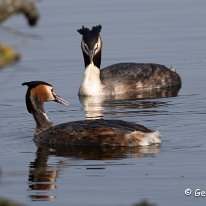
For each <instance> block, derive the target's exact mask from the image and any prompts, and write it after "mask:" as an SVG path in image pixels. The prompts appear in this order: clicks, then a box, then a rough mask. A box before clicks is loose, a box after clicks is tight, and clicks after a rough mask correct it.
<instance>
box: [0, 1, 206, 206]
mask: <svg viewBox="0 0 206 206" xmlns="http://www.w3.org/2000/svg"><path fill="white" fill-rule="evenodd" d="M37 6H38V8H39V10H40V13H41V19H40V22H39V25H38V26H37V27H36V28H33V29H31V28H29V27H27V24H26V21H25V19H24V18H23V17H22V16H15V17H12V18H11V19H10V20H9V21H7V22H6V23H5V25H6V26H10V27H12V28H13V29H18V30H20V31H22V32H27V33H29V34H35V35H36V36H37V37H38V38H36V39H34V38H29V37H28V38H26V37H22V36H15V35H12V34H9V33H6V32H4V31H2V30H0V41H1V42H6V43H10V44H12V45H14V46H15V47H16V49H17V50H18V51H19V52H21V53H22V60H21V61H20V62H19V63H18V64H16V65H12V66H10V67H7V68H6V69H3V70H1V71H0V94H1V97H0V168H1V176H0V196H1V197H6V198H10V199H13V200H16V201H19V202H22V203H24V204H26V205H62V206H63V205H68V204H70V205H73V206H75V205H76V206H80V205H88V206H92V205H94V206H96V205H102V206H103V205H104V206H105V205H108V206H110V205H112V206H114V205H122V206H123V205H124V206H125V205H132V204H134V203H137V202H139V201H141V200H142V199H147V200H148V201H150V202H152V203H156V204H157V205H160V206H163V205H191V206H193V205H204V203H205V197H201V198H200V197H194V191H195V190H196V189H198V188H199V189H201V190H203V191H206V184H205V181H204V180H205V177H206V175H205V170H206V167H205V155H206V139H205V130H206V129H205V128H206V124H205V116H206V107H205V105H206V104H205V103H206V94H205V88H206V87H205V76H206V72H205V65H206V56H205V54H206V36H205V34H206V27H205V19H206V12H205V8H206V2H205V1H204V0H187V1H186V0H185V1H184V0H182V1H177V0H174V1H163V0H157V1H152V0H147V1H133V0H129V1H116V0H113V1H108V2H107V1H106V2H105V1H102V2H100V1H94V0H89V1H85V2H82V1H79V0H76V1H66V0H61V1H42V2H41V3H38V5H37ZM97 24H101V25H102V26H103V29H102V39H103V58H102V66H103V67H104V66H106V65H110V64H112V63H117V62H124V61H126V62H128V61H131V62H154V63H160V64H165V65H173V66H174V67H175V68H176V70H177V71H178V73H179V74H180V75H181V77H182V81H183V86H182V88H181V90H180V92H179V94H178V95H177V96H176V97H169V98H159V99H158V98H157V99H144V100H131V101H116V102H112V103H111V102H105V103H97V104H95V105H92V107H91V106H88V105H89V104H87V107H86V108H85V109H86V111H85V109H84V107H83V105H82V104H81V103H80V101H79V99H78V96H77V92H78V88H79V85H80V82H81V79H82V75H83V70H84V68H83V58H82V54H81V50H80V41H81V36H80V35H79V34H78V33H77V31H76V30H77V29H79V28H80V27H81V26H82V25H85V26H89V27H91V26H92V25H97ZM30 80H44V81H47V82H49V83H51V84H53V86H54V87H55V88H56V90H57V92H58V93H59V94H60V95H61V96H62V97H64V98H65V99H68V100H69V102H70V105H69V106H68V107H66V106H65V107H64V106H62V105H58V104H55V103H48V104H46V111H47V113H48V116H49V117H50V118H51V119H52V120H53V121H54V122H55V123H56V124H58V123H60V122H66V121H73V120H77V119H85V118H86V117H87V116H91V115H97V116H98V115H100V116H104V118H107V119H112V118H116V119H123V120H128V121H133V122H136V123H141V124H143V125H145V126H147V127H150V128H153V129H156V130H158V131H160V133H161V135H162V141H163V142H162V145H161V147H160V148H154V147H151V148H137V149H129V150H126V149H124V150H123V149H121V150H120V149H113V150H109V151H108V150H107V151H105V150H103V151H101V150H97V149H94V150H86V149H85V150H81V149H70V150H69V151H48V150H37V148H36V146H35V145H34V143H33V141H32V137H33V132H34V128H35V124H34V121H33V119H32V116H31V115H30V114H28V113H27V111H26V107H25V102H24V96H25V91H26V88H25V87H22V86H21V83H22V82H24V81H30ZM186 188H191V189H192V195H191V196H185V194H184V191H185V189H186Z"/></svg>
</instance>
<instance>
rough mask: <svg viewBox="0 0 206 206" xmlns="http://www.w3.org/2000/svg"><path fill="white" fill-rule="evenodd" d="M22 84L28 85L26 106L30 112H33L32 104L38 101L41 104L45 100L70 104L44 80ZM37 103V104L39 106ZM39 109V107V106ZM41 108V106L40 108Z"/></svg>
mask: <svg viewBox="0 0 206 206" xmlns="http://www.w3.org/2000/svg"><path fill="white" fill-rule="evenodd" d="M22 85H23V86H24V85H26V86H28V89H27V93H26V106H27V110H28V112H29V113H31V112H32V108H33V107H32V106H33V105H35V104H36V103H38V105H39V106H40V105H41V104H42V105H43V104H44V102H49V101H55V102H58V103H60V104H65V105H68V102H67V101H65V100H64V99H62V98H60V97H59V96H58V95H57V94H56V92H55V90H54V88H53V86H52V85H51V84H48V83H47V82H43V81H31V82H24V83H22ZM38 105H37V106H38ZM37 109H38V108H37ZM39 109H40V108H39Z"/></svg>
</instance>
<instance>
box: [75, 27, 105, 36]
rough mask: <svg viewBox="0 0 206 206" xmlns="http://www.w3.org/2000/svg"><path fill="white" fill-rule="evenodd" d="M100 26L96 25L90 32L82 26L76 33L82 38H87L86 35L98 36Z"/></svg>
mask: <svg viewBox="0 0 206 206" xmlns="http://www.w3.org/2000/svg"><path fill="white" fill-rule="evenodd" d="M101 29H102V26H101V25H97V26H93V27H92V29H91V30H90V29H89V28H87V27H84V26H82V28H81V29H78V30H77V31H78V32H79V33H80V34H81V35H82V36H83V37H85V36H88V35H94V36H99V33H100V32H101Z"/></svg>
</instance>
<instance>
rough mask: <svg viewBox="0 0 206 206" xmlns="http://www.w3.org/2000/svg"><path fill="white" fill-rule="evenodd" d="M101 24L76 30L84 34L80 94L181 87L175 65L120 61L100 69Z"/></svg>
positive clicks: (134, 91) (114, 93)
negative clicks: (170, 66) (83, 66)
mask: <svg viewBox="0 0 206 206" xmlns="http://www.w3.org/2000/svg"><path fill="white" fill-rule="evenodd" d="M101 28H102V26H101V25H98V26H94V27H92V29H91V30H90V29H88V28H86V27H84V26H82V28H81V29H79V30H77V31H78V32H79V33H80V34H81V35H82V42H81V49H82V53H83V57H84V64H85V72H84V77H83V81H82V84H81V86H80V88H79V95H80V96H98V95H108V96H115V95H119V94H120V95H121V94H124V93H131V92H132V93H136V92H139V91H143V90H146V91H147V90H152V89H159V88H168V89H169V88H171V87H174V86H175V87H178V90H179V89H180V87H181V78H180V76H179V75H178V74H177V73H176V72H175V70H174V68H167V67H165V66H164V65H160V64H152V63H148V64H147V63H118V64H114V65H110V66H108V67H106V68H104V69H101V70H100V65H101V52H102V40H101V36H100V31H101Z"/></svg>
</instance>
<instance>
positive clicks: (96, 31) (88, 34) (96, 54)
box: [77, 25, 102, 68]
mask: <svg viewBox="0 0 206 206" xmlns="http://www.w3.org/2000/svg"><path fill="white" fill-rule="evenodd" d="M101 29H102V26H101V25H98V26H93V27H92V29H91V30H90V29H88V28H86V27H84V26H82V28H81V29H78V30H77V31H78V32H79V33H80V34H81V35H82V42H81V49H82V53H83V56H84V63H85V67H87V66H88V65H89V64H91V63H92V62H93V64H94V65H95V66H97V67H98V68H100V64H101V48H102V40H101V36H100V32H101Z"/></svg>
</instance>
